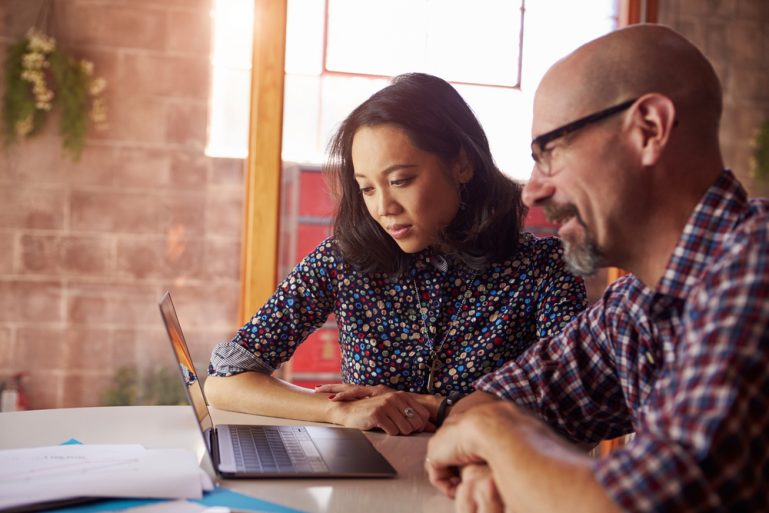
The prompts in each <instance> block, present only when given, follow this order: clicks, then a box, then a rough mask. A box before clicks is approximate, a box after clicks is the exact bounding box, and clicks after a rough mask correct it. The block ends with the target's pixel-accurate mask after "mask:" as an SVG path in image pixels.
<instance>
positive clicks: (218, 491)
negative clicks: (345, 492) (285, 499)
mask: <svg viewBox="0 0 769 513" xmlns="http://www.w3.org/2000/svg"><path fill="white" fill-rule="evenodd" d="M190 502H197V503H198V504H203V505H205V506H227V507H228V508H230V509H239V510H248V511H264V512H266V513H304V512H303V511H300V510H298V509H293V508H289V507H286V506H281V505H280V504H276V503H274V502H269V501H265V500H262V499H255V498H254V497H250V496H248V495H243V494H242V493H238V492H233V491H232V490H228V489H227V488H222V487H218V488H215V489H214V490H213V491H211V492H208V493H206V494H204V495H203V498H202V499H192V500H191V501H190Z"/></svg>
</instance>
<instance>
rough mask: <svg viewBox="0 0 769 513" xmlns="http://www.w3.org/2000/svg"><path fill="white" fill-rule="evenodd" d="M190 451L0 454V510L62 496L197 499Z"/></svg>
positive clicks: (82, 449) (91, 449)
mask: <svg viewBox="0 0 769 513" xmlns="http://www.w3.org/2000/svg"><path fill="white" fill-rule="evenodd" d="M203 476H204V473H203V472H202V471H201V470H200V469H199V467H198V463H197V460H196V458H195V455H194V453H193V452H192V451H189V450H187V449H162V450H146V449H144V448H143V447H142V446H140V445H77V444H72V445H60V446H54V447H39V448H34V449H11V450H5V451H0V507H11V506H16V505H21V504H30V503H34V502H43V501H47V500H54V499H61V498H65V497H78V496H87V497H143V498H149V497H152V498H174V499H180V498H181V499H199V498H201V497H202V492H203V489H204V487H205V488H208V489H210V486H211V483H210V480H208V482H207V483H206V482H205V481H204V477H203Z"/></svg>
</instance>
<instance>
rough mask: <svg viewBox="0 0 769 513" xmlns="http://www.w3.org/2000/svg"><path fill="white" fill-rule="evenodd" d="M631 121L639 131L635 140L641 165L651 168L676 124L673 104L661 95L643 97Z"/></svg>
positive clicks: (653, 94) (652, 94)
mask: <svg viewBox="0 0 769 513" xmlns="http://www.w3.org/2000/svg"><path fill="white" fill-rule="evenodd" d="M633 121H634V122H635V123H636V126H637V127H638V128H639V129H640V130H639V132H638V134H639V137H638V139H636V140H637V142H638V143H639V146H638V149H639V151H640V157H641V164H642V165H644V166H652V165H654V164H656V163H657V161H658V160H659V159H660V157H661V155H662V153H663V152H664V150H665V147H666V146H667V144H668V142H669V140H670V135H671V132H672V130H673V128H674V127H675V126H676V124H677V121H676V107H675V104H674V103H673V100H671V99H670V98H668V97H667V96H665V95H662V94H658V93H651V94H647V95H644V96H642V97H641V98H640V100H639V102H638V104H637V107H636V110H635V113H634V116H633Z"/></svg>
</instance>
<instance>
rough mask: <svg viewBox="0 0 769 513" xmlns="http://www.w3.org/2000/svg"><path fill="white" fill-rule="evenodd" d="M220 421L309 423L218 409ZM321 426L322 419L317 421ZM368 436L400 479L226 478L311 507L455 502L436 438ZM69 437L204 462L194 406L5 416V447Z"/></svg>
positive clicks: (445, 507) (408, 508) (375, 508)
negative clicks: (429, 466)
mask: <svg viewBox="0 0 769 513" xmlns="http://www.w3.org/2000/svg"><path fill="white" fill-rule="evenodd" d="M212 415H213V418H214V422H215V423H217V424H283V425H288V424H309V423H307V422H296V421H291V420H287V419H276V418H272V417H260V416H256V415H245V414H240V413H232V412H226V411H221V410H216V409H212ZM315 425H322V424H315ZM366 436H367V437H368V438H369V439H370V440H371V441H372V442H373V443H374V446H375V447H376V448H377V449H378V450H379V451H380V452H381V453H382V454H384V456H385V457H386V458H387V459H388V461H389V462H390V463H391V464H392V465H393V466H394V467H395V469H396V470H397V471H398V475H397V476H396V477H395V478H393V479H263V480H255V479H248V480H239V479H238V480H235V479H230V480H224V481H222V484H224V485H225V486H226V487H228V488H230V489H232V490H236V491H238V492H240V493H244V494H247V495H252V496H254V497H258V498H260V499H265V500H268V501H273V502H277V503H280V504H283V505H285V506H290V507H292V508H296V509H300V510H303V511H308V512H316V513H321V512H341V513H346V512H351V513H352V512H364V513H378V512H406V513H411V512H424V513H431V512H439V511H440V512H448V511H453V504H452V501H451V500H450V499H448V498H446V497H444V496H443V495H442V494H441V493H440V492H438V491H437V490H435V489H434V488H433V487H432V486H431V485H430V483H429V482H428V480H427V477H426V475H425V473H424V470H423V467H422V464H423V461H424V457H425V450H426V446H427V440H428V438H429V435H425V434H420V435H415V436H408V437H404V436H388V435H385V434H384V433H372V432H367V433H366ZM69 438H75V439H77V440H79V441H81V442H83V443H86V444H97V443H103V444H106V443H110V444H122V443H139V444H142V445H144V446H145V447H146V448H148V449H159V448H173V447H184V448H189V449H192V450H194V451H195V452H196V454H197V455H198V458H199V460H200V461H202V462H203V463H204V467H207V468H208V469H209V470H210V466H208V465H206V463H205V462H206V460H205V458H204V457H203V456H204V446H203V439H202V437H201V435H200V432H199V431H198V428H197V425H196V423H195V420H194V418H193V413H192V409H191V408H190V407H189V406H121V407H104V408H69V409H59V410H32V411H26V412H6V413H0V448H1V449H10V448H20V447H35V446H44V445H57V444H60V443H61V442H64V441H66V440H67V439H69Z"/></svg>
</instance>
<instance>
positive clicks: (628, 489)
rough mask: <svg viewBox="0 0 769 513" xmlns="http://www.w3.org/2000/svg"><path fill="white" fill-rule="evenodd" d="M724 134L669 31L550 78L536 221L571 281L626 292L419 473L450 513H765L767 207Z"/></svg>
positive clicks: (533, 200) (715, 100) (502, 389)
mask: <svg viewBox="0 0 769 513" xmlns="http://www.w3.org/2000/svg"><path fill="white" fill-rule="evenodd" d="M720 115H721V87H720V84H719V81H718V78H717V77H716V74H715V72H714V71H713V68H712V67H711V65H710V64H709V63H708V61H707V59H705V57H704V56H703V55H702V54H701V53H700V52H699V51H698V50H697V49H696V48H695V47H694V46H693V45H692V44H691V43H690V42H689V41H687V40H686V39H684V38H683V37H682V36H681V35H679V34H677V33H676V32H674V31H673V30H671V29H668V28H665V27H662V26H655V25H641V26H633V27H629V28H626V29H623V30H619V31H617V32H613V33H611V34H608V35H606V36H603V37H601V38H599V39H597V40H595V41H592V42H590V43H588V44H586V45H584V46H582V47H581V48H579V49H577V50H576V51H575V52H574V53H572V54H571V55H569V56H567V57H566V58H565V59H563V60H561V61H560V62H558V63H557V64H555V65H554V66H553V67H552V68H551V69H550V70H549V71H548V73H547V74H546V75H545V76H544V78H543V79H542V82H541V83H540V86H539V88H538V89H537V92H536V96H535V101H534V121H533V127H532V134H533V136H534V140H533V141H532V152H533V157H534V159H535V161H536V166H535V167H534V170H533V172H532V176H531V181H530V182H529V183H528V184H527V185H526V188H525V191H524V201H525V202H526V203H527V204H528V205H530V206H531V205H541V206H543V207H544V208H545V209H546V212H547V213H548V215H549V217H550V218H551V219H553V220H555V221H557V222H558V223H559V225H560V228H559V234H560V236H561V238H562V239H563V241H564V244H565V248H566V249H565V254H566V258H567V260H568V262H569V264H570V265H571V266H572V268H573V269H574V270H575V271H579V272H581V273H590V272H593V271H595V270H596V268H597V267H599V266H603V265H615V266H618V267H621V268H623V269H626V270H628V271H630V272H631V273H632V274H630V275H628V276H624V277H622V278H621V279H620V280H618V281H617V282H615V283H614V284H612V285H611V286H610V287H609V288H608V289H607V290H606V292H605V293H604V295H603V297H602V298H601V299H600V300H599V301H598V302H596V304H595V305H593V306H592V307H591V308H590V309H589V310H587V311H585V312H584V313H583V314H581V315H580V316H579V317H577V318H576V319H574V320H573V322H572V323H570V324H569V325H568V326H567V327H566V328H565V329H564V331H563V332H562V333H560V334H559V335H556V336H555V337H552V338H550V339H543V340H541V341H540V342H539V343H538V344H536V345H535V346H533V347H532V348H531V349H530V350H528V351H527V352H526V353H524V354H523V355H522V356H521V357H520V358H519V359H518V360H517V361H515V362H511V363H509V364H508V365H506V366H505V367H504V368H502V369H500V370H499V371H497V372H495V373H493V374H490V375H488V376H486V377H484V378H481V380H479V381H478V382H477V383H476V389H477V391H476V392H475V393H473V394H471V395H470V396H469V397H468V398H466V399H465V400H463V401H461V402H460V403H459V404H458V405H457V406H456V407H455V408H454V410H455V411H453V412H452V415H451V416H450V417H449V420H448V421H447V422H446V423H445V424H444V426H443V427H442V428H441V429H440V430H439V431H438V433H437V434H436V435H435V436H434V437H433V439H432V440H431V441H430V444H429V447H428V454H427V457H428V460H427V463H426V466H427V469H428V472H429V475H430V479H431V481H432V482H433V483H434V484H435V485H436V486H437V487H438V488H439V489H441V490H442V491H444V492H445V493H447V494H449V495H451V496H456V497H457V509H459V510H462V509H465V508H466V509H467V510H469V511H495V510H500V509H501V508H502V506H503V504H504V507H506V508H507V509H509V510H513V511H527V512H529V511H587V512H591V513H595V512H600V511H655V512H659V511H769V202H767V201H765V200H760V201H759V200H754V201H750V202H749V201H748V200H747V199H746V193H745V191H744V189H743V188H742V187H741V185H740V184H739V182H738V181H737V180H736V179H735V178H734V175H733V174H731V172H729V171H725V170H724V164H723V161H722V158H721V154H720V150H719V140H718V131H719V119H720ZM575 120H576V121H575ZM500 398H501V399H507V401H500V400H499V399H500ZM471 407H472V408H471ZM469 408H471V409H469ZM630 432H634V433H635V436H634V438H633V439H632V440H631V441H630V442H629V443H628V444H627V445H625V446H623V447H620V448H619V449H618V450H615V451H613V452H612V453H610V454H609V455H607V456H604V457H600V458H589V457H588V456H586V455H585V453H584V452H583V450H581V449H580V448H579V447H578V445H577V444H579V445H580V446H581V447H584V446H593V445H595V444H596V443H598V442H599V441H601V440H604V439H609V438H613V437H616V436H619V435H623V434H626V433H630Z"/></svg>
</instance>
